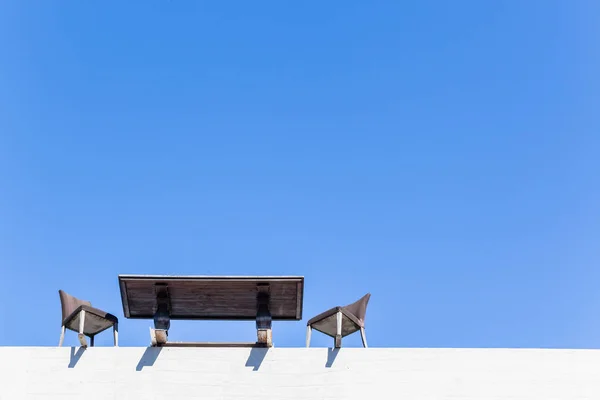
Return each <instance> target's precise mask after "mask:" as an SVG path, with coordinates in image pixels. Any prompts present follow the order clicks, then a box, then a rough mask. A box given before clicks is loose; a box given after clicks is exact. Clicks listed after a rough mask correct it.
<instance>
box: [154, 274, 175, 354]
mask: <svg viewBox="0 0 600 400" xmlns="http://www.w3.org/2000/svg"><path fill="white" fill-rule="evenodd" d="M154 290H155V292H156V312H155V313H154V329H152V328H150V342H151V343H152V346H160V345H162V344H165V343H167V337H168V335H169V328H170V327H171V317H170V315H171V299H170V297H169V288H168V286H167V285H166V284H161V283H157V284H156V285H154Z"/></svg>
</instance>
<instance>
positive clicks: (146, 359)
mask: <svg viewBox="0 0 600 400" xmlns="http://www.w3.org/2000/svg"><path fill="white" fill-rule="evenodd" d="M161 350H162V347H147V348H146V350H145V351H144V354H142V358H140V361H139V362H138V364H137V366H136V367H135V370H136V371H141V370H142V369H143V368H144V367H151V366H153V365H154V362H155V361H156V359H157V358H158V355H159V354H160V352H161Z"/></svg>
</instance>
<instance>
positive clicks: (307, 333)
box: [306, 325, 312, 347]
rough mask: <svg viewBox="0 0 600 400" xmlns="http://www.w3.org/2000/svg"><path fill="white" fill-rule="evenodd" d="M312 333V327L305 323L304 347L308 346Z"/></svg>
mask: <svg viewBox="0 0 600 400" xmlns="http://www.w3.org/2000/svg"><path fill="white" fill-rule="evenodd" d="M311 333H312V327H311V326H310V325H306V347H310V334H311Z"/></svg>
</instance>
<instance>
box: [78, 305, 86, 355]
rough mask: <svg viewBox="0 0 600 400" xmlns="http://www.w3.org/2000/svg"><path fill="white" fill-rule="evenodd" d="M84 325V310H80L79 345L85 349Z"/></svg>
mask: <svg viewBox="0 0 600 400" xmlns="http://www.w3.org/2000/svg"><path fill="white" fill-rule="evenodd" d="M84 324H85V310H81V312H80V313H79V334H78V335H77V336H78V337H79V343H81V347H87V340H85V335H84V334H83V328H84Z"/></svg>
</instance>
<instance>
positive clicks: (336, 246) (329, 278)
mask: <svg viewBox="0 0 600 400" xmlns="http://www.w3.org/2000/svg"><path fill="white" fill-rule="evenodd" d="M599 18H600V6H599V5H598V3H597V2H595V1H583V0H582V1H578V0H576V1H552V0H544V1H534V0H529V1H517V0H515V1H502V2H486V1H479V0H477V1H475V0H474V1H452V2H450V1H418V2H402V1H368V2H365V1H330V2H316V1H315V2H313V1H305V2H297V3H294V4H291V3H289V2H281V1H263V2H248V1H223V2H215V1H211V2H200V1H197V2H196V1H194V2H193V1H183V0H170V1H169V0H150V1H148V0H145V1H22V0H8V1H3V2H2V4H1V5H0V273H1V277H2V284H1V287H2V289H1V290H0V304H1V306H0V323H1V326H0V345H56V344H57V343H58V338H59V333H60V305H59V298H58V293H57V291H58V289H59V288H62V289H64V290H66V291H67V292H70V293H72V294H74V295H76V296H80V297H84V298H87V299H90V300H91V301H92V303H93V304H94V305H96V306H98V307H100V308H103V309H106V310H108V311H111V312H113V313H115V314H116V315H117V316H119V317H120V319H121V323H120V338H121V344H122V345H125V346H132V345H137V346H145V345H147V344H148V343H149V336H148V327H149V326H150V325H151V321H133V320H126V319H124V317H123V311H122V307H121V299H120V294H119V289H118V283H117V275H118V274H120V273H130V274H131V273H140V274H212V275H222V274H227V275H262V274H275V275H287V274H291V275H304V276H305V279H306V290H305V302H304V316H305V318H304V321H303V322H276V323H274V341H275V344H276V345H277V346H302V345H303V344H304V334H305V324H304V322H305V321H306V320H307V319H308V318H310V317H311V316H313V315H315V314H317V313H318V312H320V311H323V310H325V309H327V308H329V307H331V306H333V305H337V304H345V303H348V302H351V301H353V300H355V299H356V298H358V297H360V296H362V295H363V294H364V293H365V292H367V291H370V292H371V293H372V294H373V297H372V299H371V303H370V306H369V310H368V313H367V336H368V339H369V342H370V345H372V346H378V347H385V346H401V347H598V346H600V289H599V288H600V269H599V268H598V261H599V260H600V212H599V204H600V157H599V154H600V117H599V113H600V112H599V110H600V96H599V95H600V75H599V73H598V71H600V50H599V49H600V39H599V38H600V36H599V33H598V32H599V31H598V26H597V21H598V19H599ZM170 337H171V339H173V340H223V341H224V340H241V341H247V340H253V339H254V338H255V331H254V324H253V323H232V322H174V323H173V325H172V330H171V335H170ZM111 340H112V339H111V335H110V334H108V333H106V334H103V335H100V336H99V337H98V338H97V345H110V344H111ZM76 342H77V341H76V335H75V334H74V333H71V334H68V335H67V339H66V342H65V343H66V344H67V345H74V344H75V343H76ZM313 343H314V345H316V346H329V345H331V343H332V341H331V339H329V338H327V337H325V336H323V335H320V334H317V333H315V335H313ZM345 344H346V345H348V346H357V345H359V344H360V338H359V337H358V336H357V335H354V336H351V337H349V338H347V339H346V340H345Z"/></svg>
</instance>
